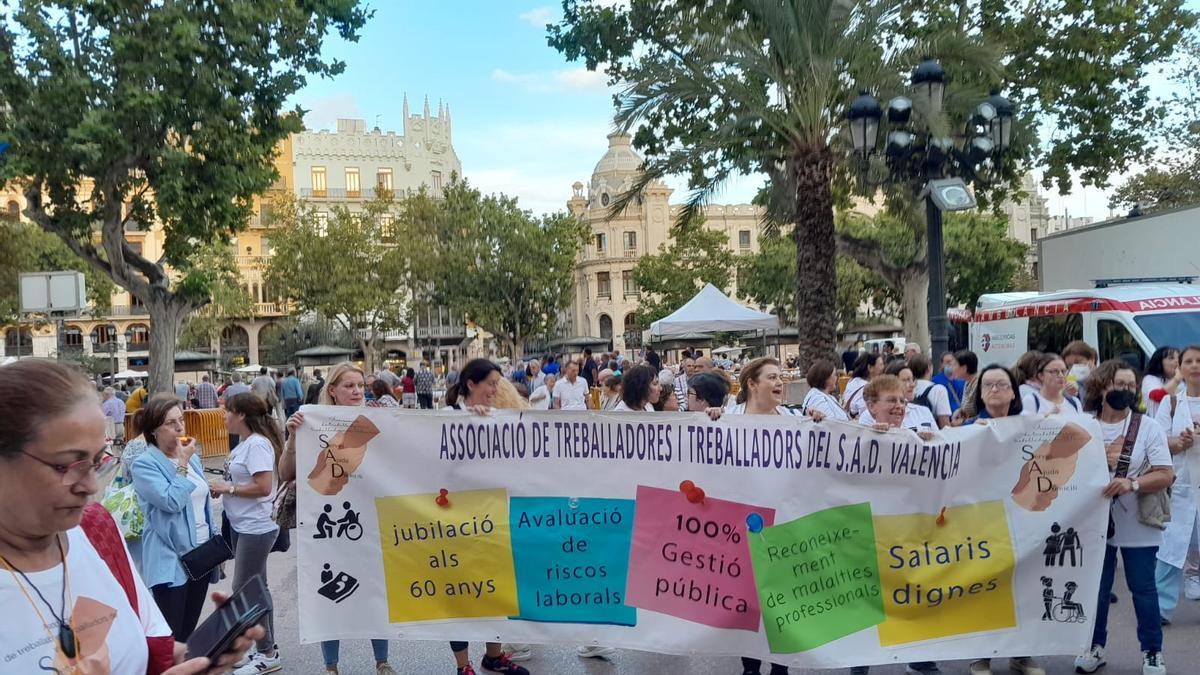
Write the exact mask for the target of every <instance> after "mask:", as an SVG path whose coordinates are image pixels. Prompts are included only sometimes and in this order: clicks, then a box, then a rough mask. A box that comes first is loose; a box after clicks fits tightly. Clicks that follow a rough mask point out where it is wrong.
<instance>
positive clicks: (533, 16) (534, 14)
mask: <svg viewBox="0 0 1200 675" xmlns="http://www.w3.org/2000/svg"><path fill="white" fill-rule="evenodd" d="M519 18H520V19H521V20H522V21H524V22H525V23H527V24H529V25H531V26H534V27H536V28H545V27H546V24H548V23H550V22H551V21H553V20H554V12H553V11H551V9H550V8H549V7H537V8H535V9H531V10H529V11H528V12H525V13H524V14H522V15H521V16H520V17H519Z"/></svg>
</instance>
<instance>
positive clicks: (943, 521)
mask: <svg viewBox="0 0 1200 675" xmlns="http://www.w3.org/2000/svg"><path fill="white" fill-rule="evenodd" d="M933 522H935V523H937V526H938V527H941V526H943V525H945V524H946V507H944V506H943V507H942V510H941V512H940V513H938V517H937V520H935V521H933Z"/></svg>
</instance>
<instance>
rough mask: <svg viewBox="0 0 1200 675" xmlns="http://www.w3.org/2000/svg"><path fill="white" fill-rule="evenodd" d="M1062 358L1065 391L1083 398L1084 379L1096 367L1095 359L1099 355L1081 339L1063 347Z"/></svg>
mask: <svg viewBox="0 0 1200 675" xmlns="http://www.w3.org/2000/svg"><path fill="white" fill-rule="evenodd" d="M1062 358H1063V363H1065V364H1067V393H1068V394H1070V395H1071V396H1075V397H1078V398H1079V399H1080V400H1083V399H1084V398H1085V394H1084V391H1083V387H1084V381H1085V380H1087V378H1088V375H1090V374H1091V372H1092V369H1093V368H1095V367H1096V359H1098V358H1099V355H1098V354H1097V353H1096V350H1095V349H1093V348H1092V346H1091V345H1089V344H1088V343H1086V342H1084V341H1083V340H1074V341H1072V342H1069V343H1067V346H1066V347H1063V350H1062Z"/></svg>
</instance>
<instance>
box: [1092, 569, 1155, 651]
mask: <svg viewBox="0 0 1200 675" xmlns="http://www.w3.org/2000/svg"><path fill="white" fill-rule="evenodd" d="M1104 549H1105V550H1104V571H1103V572H1102V573H1101V575H1100V595H1099V597H1098V598H1097V599H1096V628H1095V630H1094V631H1093V632H1092V644H1096V645H1100V646H1101V647H1103V646H1104V645H1105V644H1107V642H1108V607H1109V601H1108V598H1109V594H1110V593H1112V587H1113V581H1114V578H1115V577H1116V576H1117V548H1116V547H1115V546H1105V547H1104ZM1157 554H1158V547H1157V546H1144V547H1137V548H1126V547H1122V548H1121V560H1122V562H1124V563H1125V584H1126V585H1127V586H1129V594H1130V595H1132V596H1133V612H1134V614H1136V615H1137V637H1138V642H1139V643H1141V645H1142V651H1144V652H1157V651H1162V639H1163V634H1162V623H1161V617H1159V615H1158V588H1157V587H1156V586H1155V585H1154V567H1155V565H1156V564H1157V563H1158V560H1157V558H1156V556H1157Z"/></svg>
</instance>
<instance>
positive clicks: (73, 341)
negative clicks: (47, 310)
mask: <svg viewBox="0 0 1200 675" xmlns="http://www.w3.org/2000/svg"><path fill="white" fill-rule="evenodd" d="M63 346H64V347H67V348H71V347H82V346H83V331H81V330H79V326H67V327H66V328H64V329H63Z"/></svg>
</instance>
